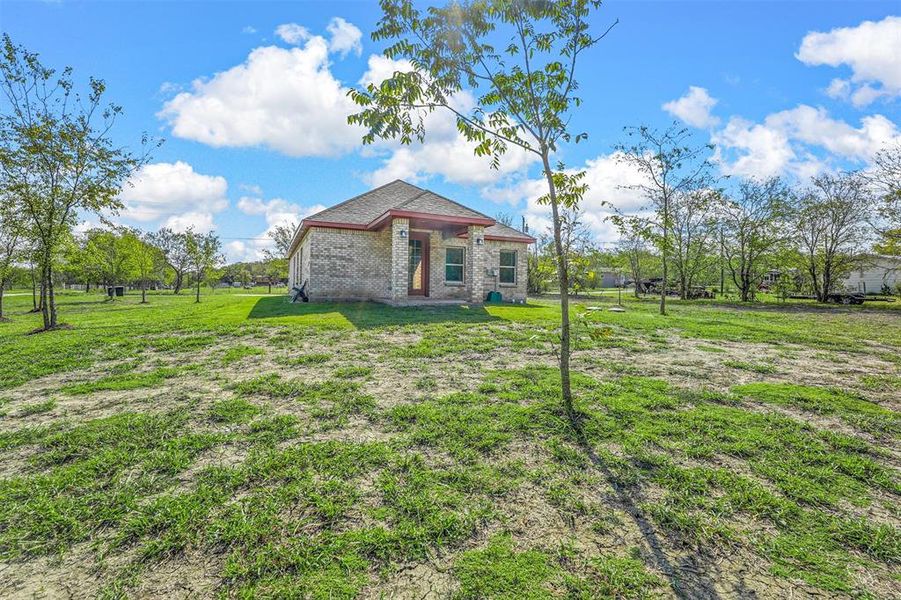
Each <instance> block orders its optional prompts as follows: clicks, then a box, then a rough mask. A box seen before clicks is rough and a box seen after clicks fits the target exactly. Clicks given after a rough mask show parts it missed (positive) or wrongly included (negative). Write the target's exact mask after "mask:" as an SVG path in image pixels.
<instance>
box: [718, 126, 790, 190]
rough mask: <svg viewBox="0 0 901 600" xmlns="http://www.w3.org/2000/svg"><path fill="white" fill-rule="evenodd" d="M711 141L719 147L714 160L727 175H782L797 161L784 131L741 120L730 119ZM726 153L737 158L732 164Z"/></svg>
mask: <svg viewBox="0 0 901 600" xmlns="http://www.w3.org/2000/svg"><path fill="white" fill-rule="evenodd" d="M711 141H712V142H713V143H714V144H716V151H715V154H714V159H715V160H717V161H718V162H719V163H720V167H721V168H722V170H723V172H724V173H726V174H728V175H739V176H745V177H772V176H774V175H781V174H783V172H784V171H785V170H786V168H787V166H788V164H789V163H790V162H791V161H792V160H794V159H795V153H794V151H793V150H792V148H791V144H790V143H789V139H788V136H787V135H786V134H785V132H782V131H778V130H774V129H771V128H769V127H766V126H765V125H761V124H758V123H752V122H750V121H748V120H746V119H743V118H741V117H732V118H731V119H729V121H728V123H726V126H725V127H724V128H723V129H722V130H720V131H717V132H715V133H714V134H713V135H712V136H711ZM724 151H725V152H724ZM727 154H728V155H733V154H737V156H736V157H735V158H734V159H733V160H732V161H731V162H730V161H729V160H728V158H727Z"/></svg>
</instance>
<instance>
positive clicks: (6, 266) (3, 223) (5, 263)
mask: <svg viewBox="0 0 901 600" xmlns="http://www.w3.org/2000/svg"><path fill="white" fill-rule="evenodd" d="M11 209H12V202H8V201H3V202H2V204H0V322H2V321H6V320H7V319H6V316H5V315H4V314H3V293H4V292H5V291H6V286H7V285H8V284H9V281H10V279H11V278H12V276H13V272H14V267H15V262H16V259H18V258H19V257H20V255H21V254H22V253H23V251H24V247H25V242H26V239H25V234H26V230H25V226H24V224H23V223H22V219H21V218H20V215H17V214H16V213H15V211H13V210H11Z"/></svg>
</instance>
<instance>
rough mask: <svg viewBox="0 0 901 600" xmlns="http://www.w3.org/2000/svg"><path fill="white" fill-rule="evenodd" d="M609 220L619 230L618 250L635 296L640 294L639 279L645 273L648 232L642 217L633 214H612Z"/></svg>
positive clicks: (648, 255) (647, 253) (637, 296)
mask: <svg viewBox="0 0 901 600" xmlns="http://www.w3.org/2000/svg"><path fill="white" fill-rule="evenodd" d="M610 220H611V221H612V222H613V224H614V225H616V228H617V229H618V230H619V233H620V238H619V242H618V243H617V248H618V252H619V254H620V255H621V256H623V257H624V258H625V263H626V264H627V265H628V268H629V273H630V274H631V276H632V281H633V282H634V285H633V289H632V293H633V294H634V295H635V297H636V298H639V297H640V295H641V280H642V279H643V276H644V274H645V273H646V267H647V263H648V259H649V257H650V252H649V249H648V246H649V244H648V240H649V239H650V233H649V232H648V229H647V223H646V222H645V221H644V219H641V218H639V217H635V216H623V215H613V216H612V217H610Z"/></svg>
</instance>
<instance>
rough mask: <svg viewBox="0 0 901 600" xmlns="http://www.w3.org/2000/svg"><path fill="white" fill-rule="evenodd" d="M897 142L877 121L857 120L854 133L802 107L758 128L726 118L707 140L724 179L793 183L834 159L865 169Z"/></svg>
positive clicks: (883, 121)
mask: <svg viewBox="0 0 901 600" xmlns="http://www.w3.org/2000/svg"><path fill="white" fill-rule="evenodd" d="M899 140H901V132H899V130H898V127H897V126H896V125H895V124H894V123H893V122H892V121H890V120H889V119H887V118H886V117H884V116H883V115H868V116H866V117H863V118H862V119H861V121H860V127H854V126H852V125H849V124H848V123H846V122H845V121H841V120H838V119H833V118H831V117H830V116H829V114H828V112H827V111H826V110H825V109H823V108H814V107H812V106H808V105H805V104H802V105H799V106H797V107H796V108H793V109H790V110H784V111H780V112H776V113H772V114H770V115H767V117H766V118H765V119H764V120H763V123H752V122H750V121H747V120H745V119H742V118H741V117H732V118H731V119H729V122H728V123H727V124H726V126H725V127H724V128H723V129H721V130H719V131H716V132H714V134H713V136H712V138H711V141H712V142H713V143H715V144H716V145H717V152H716V159H717V160H719V161H720V163H721V166H722V169H723V171H724V172H726V173H728V174H732V175H743V176H756V177H769V176H773V175H784V174H792V175H795V176H797V177H799V178H804V177H807V176H809V175H811V174H814V173H816V172H818V171H820V170H823V169H825V168H826V167H827V164H828V162H829V160H830V159H832V158H836V157H837V158H841V159H845V160H849V161H852V162H855V163H859V164H866V163H867V162H868V161H869V160H871V159H872V157H873V155H874V154H875V153H876V152H877V151H878V150H880V149H881V148H882V147H884V146H885V145H887V144H889V143H893V142H895V141H899ZM818 155H823V156H818Z"/></svg>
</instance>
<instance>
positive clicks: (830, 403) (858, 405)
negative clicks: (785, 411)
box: [733, 383, 901, 435]
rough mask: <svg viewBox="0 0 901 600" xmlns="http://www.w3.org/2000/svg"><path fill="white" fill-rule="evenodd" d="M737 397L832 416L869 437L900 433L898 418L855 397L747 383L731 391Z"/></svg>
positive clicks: (831, 391) (792, 386) (834, 391)
mask: <svg viewBox="0 0 901 600" xmlns="http://www.w3.org/2000/svg"><path fill="white" fill-rule="evenodd" d="M733 391H735V392H736V393H737V394H740V395H743V396H745V397H748V398H751V399H753V400H757V401H759V402H769V403H772V404H778V405H783V406H793V407H796V408H800V409H803V410H807V411H810V412H814V413H817V414H821V415H835V416H837V417H840V418H841V419H843V420H845V421H847V422H848V423H849V424H851V425H854V426H855V427H859V428H860V429H862V430H864V431H869V432H872V433H890V434H895V435H897V434H899V433H901V415H899V414H898V413H896V412H894V411H892V410H889V409H886V408H883V407H882V406H880V405H879V404H875V403H873V402H869V401H867V400H865V399H864V398H861V397H860V396H858V395H857V394H854V393H851V392H846V391H842V390H837V389H829V388H821V387H810V386H803V385H795V384H791V383H751V384H747V385H741V386H736V387H735V388H733Z"/></svg>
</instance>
